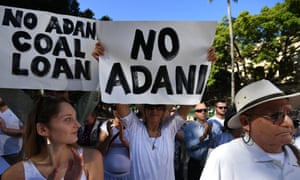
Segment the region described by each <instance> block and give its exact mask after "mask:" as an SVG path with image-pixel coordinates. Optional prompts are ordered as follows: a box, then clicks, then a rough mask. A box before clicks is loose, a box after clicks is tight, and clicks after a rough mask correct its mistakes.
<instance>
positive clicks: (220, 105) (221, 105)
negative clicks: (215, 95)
mask: <svg viewBox="0 0 300 180" xmlns="http://www.w3.org/2000/svg"><path fill="white" fill-rule="evenodd" d="M226 111H227V103H226V101H225V100H218V101H217V102H216V103H215V115H214V116H212V117H211V118H209V119H208V122H213V123H216V124H217V125H218V126H219V127H220V128H221V129H222V128H223V127H224V120H225V114H226Z"/></svg>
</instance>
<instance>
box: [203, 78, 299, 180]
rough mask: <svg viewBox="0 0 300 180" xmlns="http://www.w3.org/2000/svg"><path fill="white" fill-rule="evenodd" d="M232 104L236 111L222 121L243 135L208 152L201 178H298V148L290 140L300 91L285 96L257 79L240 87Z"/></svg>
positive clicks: (271, 179) (293, 130)
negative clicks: (226, 119) (240, 130)
mask: <svg viewBox="0 0 300 180" xmlns="http://www.w3.org/2000/svg"><path fill="white" fill-rule="evenodd" d="M234 103H235V106H236V110H237V113H236V114H235V115H233V116H232V117H231V118H229V119H228V121H225V124H226V125H227V126H228V127H229V128H232V129H238V128H242V129H243V131H244V133H243V134H244V135H243V136H242V137H241V138H237V139H235V140H232V141H230V142H229V143H226V144H223V145H220V146H218V147H217V148H215V149H214V150H213V151H212V152H211V154H210V156H209V158H208V160H207V162H206V165H205V168H204V170H203V173H202V176H201V178H200V180H221V179H230V180H240V179H243V180H252V179H266V180H295V179H299V177H300V157H299V151H297V150H295V147H294V146H293V145H292V142H293V136H294V133H295V127H294V121H295V120H297V117H299V116H298V115H299V113H298V111H295V109H297V108H299V105H300V93H295V94H290V95H285V94H284V93H283V92H282V91H281V90H280V89H279V88H277V87H276V86H275V85H273V84H272V83H271V82H270V81H268V80H260V81H256V82H254V83H251V84H249V85H247V86H245V87H244V88H242V89H241V90H240V91H239V92H238V93H237V94H236V96H235V100H234Z"/></svg>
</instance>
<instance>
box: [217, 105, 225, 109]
mask: <svg viewBox="0 0 300 180" xmlns="http://www.w3.org/2000/svg"><path fill="white" fill-rule="evenodd" d="M217 108H219V109H225V110H226V109H227V106H217Z"/></svg>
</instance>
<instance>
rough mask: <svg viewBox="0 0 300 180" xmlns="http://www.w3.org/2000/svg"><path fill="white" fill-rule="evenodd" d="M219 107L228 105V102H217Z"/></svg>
mask: <svg viewBox="0 0 300 180" xmlns="http://www.w3.org/2000/svg"><path fill="white" fill-rule="evenodd" d="M216 105H217V106H221V105H226V102H217V104H216Z"/></svg>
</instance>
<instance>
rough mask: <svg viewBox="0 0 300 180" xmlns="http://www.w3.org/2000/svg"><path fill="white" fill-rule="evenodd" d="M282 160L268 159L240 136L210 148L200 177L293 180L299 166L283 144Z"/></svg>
mask: <svg viewBox="0 0 300 180" xmlns="http://www.w3.org/2000/svg"><path fill="white" fill-rule="evenodd" d="M284 154H285V161H284V163H283V164H281V163H280V162H278V161H276V160H274V159H272V158H271V157H270V156H269V155H268V154H267V153H266V152H264V151H263V150H262V149H261V148H260V147H259V146H258V145H256V144H255V143H254V142H252V141H251V142H249V144H245V143H244V142H243V140H242V139H241V138H238V139H235V140H232V141H231V142H229V143H226V144H223V145H220V146H218V147H217V148H216V149H214V150H213V151H212V152H211V154H210V156H209V158H208V160H207V163H206V165H205V168H204V170H203V172H202V176H201V178H200V180H253V179H259V180H296V179H299V178H300V166H299V165H298V163H297V158H296V156H295V155H294V153H293V152H292V150H291V149H290V148H289V147H287V146H285V147H284Z"/></svg>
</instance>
